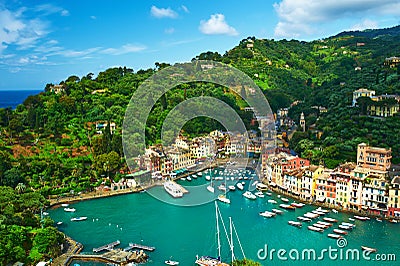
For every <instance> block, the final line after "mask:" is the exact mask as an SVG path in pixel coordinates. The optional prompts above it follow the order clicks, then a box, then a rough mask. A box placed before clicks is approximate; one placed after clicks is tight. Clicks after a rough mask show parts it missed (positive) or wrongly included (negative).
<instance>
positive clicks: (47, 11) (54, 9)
mask: <svg viewBox="0 0 400 266" xmlns="http://www.w3.org/2000/svg"><path fill="white" fill-rule="evenodd" d="M33 10H34V11H35V12H38V13H42V15H44V16H47V15H51V14H56V13H58V14H60V15H61V16H64V17H65V16H69V11H68V10H66V9H63V8H61V7H58V6H55V5H52V4H42V5H38V6H36V7H34V8H33Z"/></svg>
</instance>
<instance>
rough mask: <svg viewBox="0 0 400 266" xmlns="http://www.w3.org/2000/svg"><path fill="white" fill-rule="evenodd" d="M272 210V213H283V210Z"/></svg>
mask: <svg viewBox="0 0 400 266" xmlns="http://www.w3.org/2000/svg"><path fill="white" fill-rule="evenodd" d="M272 211H273V212H274V213H277V214H282V213H283V211H281V210H278V209H272Z"/></svg>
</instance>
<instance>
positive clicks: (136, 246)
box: [124, 243, 156, 251]
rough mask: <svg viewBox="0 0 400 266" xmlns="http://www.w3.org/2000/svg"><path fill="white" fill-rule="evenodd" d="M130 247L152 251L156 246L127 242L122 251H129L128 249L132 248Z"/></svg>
mask: <svg viewBox="0 0 400 266" xmlns="http://www.w3.org/2000/svg"><path fill="white" fill-rule="evenodd" d="M132 249H140V250H146V251H154V250H155V249H156V248H155V247H150V246H145V245H141V244H136V243H129V247H126V248H124V251H129V250H132Z"/></svg>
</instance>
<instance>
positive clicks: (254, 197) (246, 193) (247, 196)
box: [243, 191, 257, 200]
mask: <svg viewBox="0 0 400 266" xmlns="http://www.w3.org/2000/svg"><path fill="white" fill-rule="evenodd" d="M243 196H244V197H246V198H248V199H251V200H255V199H256V198H257V196H256V195H254V194H253V193H251V192H250V191H246V192H244V193H243Z"/></svg>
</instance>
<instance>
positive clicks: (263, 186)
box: [256, 183, 268, 191]
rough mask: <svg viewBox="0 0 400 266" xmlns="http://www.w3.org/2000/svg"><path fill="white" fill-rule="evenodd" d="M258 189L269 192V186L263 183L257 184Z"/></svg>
mask: <svg viewBox="0 0 400 266" xmlns="http://www.w3.org/2000/svg"><path fill="white" fill-rule="evenodd" d="M256 189H258V190H260V191H265V190H268V186H267V185H265V184H263V183H257V185H256Z"/></svg>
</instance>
